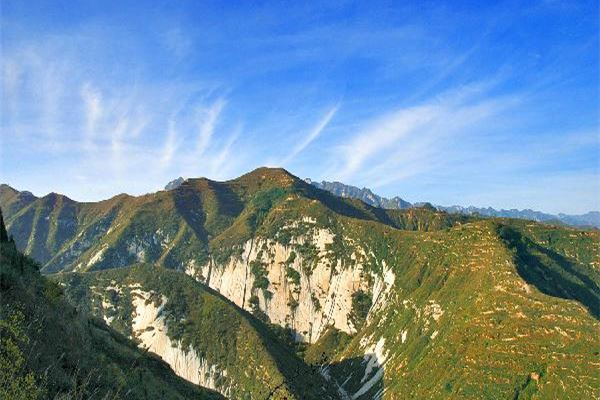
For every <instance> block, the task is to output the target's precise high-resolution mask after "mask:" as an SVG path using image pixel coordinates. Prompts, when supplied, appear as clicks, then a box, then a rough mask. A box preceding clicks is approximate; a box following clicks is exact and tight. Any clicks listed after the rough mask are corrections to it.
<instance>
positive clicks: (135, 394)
mask: <svg viewBox="0 0 600 400" xmlns="http://www.w3.org/2000/svg"><path fill="white" fill-rule="evenodd" d="M0 219H1V212H0ZM3 228H4V226H2V227H1V229H0V231H1V230H2V229H3ZM0 236H3V235H0ZM38 268H39V267H38V265H37V264H36V263H35V262H33V261H32V260H31V259H29V258H27V257H25V256H23V255H22V254H21V253H19V252H18V251H17V249H16V247H15V245H14V243H12V242H10V241H7V240H6V238H4V237H0V305H1V307H0V397H1V398H6V399H41V398H59V399H70V398H90V399H91V398H98V399H103V398H123V397H126V398H129V399H150V398H152V399H190V398H195V399H218V398H221V397H220V396H219V395H217V394H216V393H213V392H210V391H208V390H204V389H201V388H199V387H197V386H194V385H192V384H190V383H188V382H186V381H185V380H183V379H181V378H179V377H177V376H176V375H175V374H174V373H173V372H172V371H171V370H170V369H169V367H168V366H167V365H166V364H165V363H163V362H162V361H161V360H160V359H158V358H157V357H154V356H151V355H148V354H146V353H145V352H142V351H140V350H138V349H137V347H136V346H135V344H134V343H133V342H131V341H129V340H127V339H126V338H125V337H124V336H122V335H120V334H118V333H117V332H115V331H114V330H112V329H110V328H109V327H107V326H106V325H105V324H104V323H103V322H102V321H100V320H96V319H93V318H89V317H87V316H86V315H85V314H82V313H80V312H78V311H77V310H76V309H75V308H74V307H72V306H70V305H69V304H68V303H67V302H65V301H64V298H63V294H62V289H61V288H60V287H59V286H58V285H56V284H55V283H53V282H51V281H48V280H47V279H46V278H44V277H42V276H41V275H40V274H39V270H38Z"/></svg>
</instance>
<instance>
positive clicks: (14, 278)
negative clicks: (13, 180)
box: [0, 168, 600, 400]
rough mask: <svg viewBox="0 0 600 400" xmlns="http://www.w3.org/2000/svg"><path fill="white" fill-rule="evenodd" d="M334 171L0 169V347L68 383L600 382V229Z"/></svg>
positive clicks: (342, 389) (421, 390)
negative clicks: (67, 187) (429, 196)
mask: <svg viewBox="0 0 600 400" xmlns="http://www.w3.org/2000/svg"><path fill="white" fill-rule="evenodd" d="M324 186H328V185H326V184H325V185H324ZM334 186H335V185H334ZM325 189H327V190H323V189H321V188H320V187H317V186H316V185H314V184H313V183H312V182H310V183H309V182H307V181H305V180H302V179H299V178H298V177H295V176H293V175H292V174H290V173H289V172H287V171H285V170H283V169H278V168H259V169H257V170H254V171H252V172H250V173H248V174H245V175H243V176H241V177H239V178H236V179H232V180H228V181H225V182H218V181H213V180H210V179H206V178H194V179H186V180H183V179H182V180H181V181H180V182H178V183H177V184H174V185H171V186H169V188H168V190H163V191H158V192H156V193H150V194H146V195H142V196H129V195H126V194H122V195H118V196H115V197H113V198H110V199H107V200H103V201H99V202H88V203H80V202H77V201H74V200H71V199H69V198H68V197H66V196H64V195H60V194H56V193H51V194H49V195H46V196H44V197H39V198H38V197H36V196H33V195H32V194H31V193H29V192H25V191H19V190H17V189H14V188H12V187H10V186H8V185H2V186H0V208H1V209H2V211H3V212H4V221H5V222H6V227H7V229H6V230H7V233H6V234H4V235H0V236H2V237H3V239H2V241H3V243H2V254H3V255H2V258H0V261H1V264H0V266H1V270H0V277H1V281H0V289H1V290H2V296H1V298H2V310H1V312H2V320H3V321H15V322H11V323H10V324H7V323H3V324H2V329H4V330H5V332H11V333H10V335H12V336H10V335H9V336H7V335H6V334H5V333H4V334H3V335H2V337H3V338H5V337H9V338H12V339H11V340H12V344H11V345H10V346H9V344H7V343H6V341H5V339H2V340H3V342H2V346H1V349H0V350H1V353H0V355H2V357H4V358H2V359H0V361H1V362H2V363H3V364H2V365H8V363H9V361H7V360H10V359H11V357H9V356H8V355H10V354H9V353H8V351H9V350H10V351H13V353H14V354H16V356H19V357H17V358H18V359H19V360H22V362H21V363H20V364H19V366H18V368H15V370H11V371H10V372H11V375H10V376H12V377H17V378H19V380H18V382H21V381H22V382H23V383H22V384H21V385H20V386H21V387H25V388H27V386H26V385H31V386H33V387H34V389H35V390H37V389H39V390H40V393H41V392H42V391H44V393H45V395H48V394H51V395H53V396H54V395H57V394H59V395H64V396H66V397H65V398H70V397H68V396H67V394H68V393H70V392H72V391H73V390H77V388H78V387H80V386H83V387H84V390H85V391H86V392H85V393H102V394H105V393H112V392H109V390H110V389H108V388H109V386H110V385H109V384H107V382H112V381H114V382H119V385H120V386H119V387H120V388H121V389H120V390H121V391H122V393H133V394H135V395H132V396H131V397H135V398H138V397H139V398H163V397H170V398H211V396H212V397H213V398H219V397H220V396H223V397H226V398H232V399H328V398H329V399H363V400H364V399H396V398H428V399H429V398H433V399H446V398H513V399H525V398H547V399H554V398H575V399H578V398H580V399H591V398H600V377H599V374H598V373H597V372H598V368H599V364H598V348H600V340H599V339H598V335H597V333H598V331H599V329H600V324H599V322H598V319H599V318H600V289H599V286H600V231H597V230H583V229H577V228H572V227H568V226H559V225H549V224H541V223H538V222H535V221H528V220H522V219H514V218H497V217H490V218H483V217H482V216H481V215H466V214H465V213H464V212H460V213H450V212H445V211H442V210H439V209H436V208H434V207H430V206H421V207H410V208H406V207H404V206H403V204H404V203H402V202H403V200H401V199H399V198H396V199H391V200H389V201H391V202H392V203H395V204H397V205H398V206H397V209H396V208H395V207H391V206H390V204H392V203H386V202H385V201H383V200H382V198H379V200H378V197H377V196H375V195H373V194H372V193H370V194H369V193H367V190H365V191H364V192H363V194H364V195H366V196H371V197H372V199H373V200H372V201H376V202H379V203H378V204H376V205H372V204H370V203H369V202H366V201H363V200H362V199H358V198H355V197H358V196H359V195H361V194H360V193H359V192H360V190H359V189H357V190H358V192H356V191H354V190H353V189H352V188H346V189H340V190H344V191H345V192H344V193H346V194H347V195H345V196H344V197H342V196H338V195H336V194H334V193H332V192H333V191H334V189H331V186H328V187H325ZM354 189H356V188H354ZM335 190H337V189H335ZM369 192H370V191H369ZM350 193H354V194H352V195H350ZM357 193H358V194H357ZM340 194H342V193H340ZM0 233H1V232H0ZM30 310H36V311H35V312H32V311H30ZM46 325H47V326H48V328H45V326H46ZM7 326H8V327H7ZM35 326H40V327H41V329H42V330H41V331H37V330H36V329H33V328H31V327H35ZM44 331H45V332H44ZM14 332H17V333H16V334H15V333H14ZM64 332H67V337H69V338H71V337H72V338H73V339H72V341H66V342H65V343H61V344H60V346H54V347H53V346H52V345H51V343H52V342H55V341H58V342H60V340H59V339H58V338H60V337H62V336H61V335H64ZM19 338H20V339H19ZM26 342H29V343H40V344H39V345H38V346H36V347H34V348H33V349H34V351H28V347H30V346H28V345H27V344H26ZM70 346H73V348H77V349H82V350H81V351H77V352H69V351H68V349H69V348H70ZM7 349H8V350H7ZM63 353H64V354H66V357H67V358H68V362H62V361H59V362H58V363H52V362H51V361H50V360H55V359H58V360H62V359H63V358H61V357H64V356H61V354H63ZM7 354H8V355H7ZM14 354H13V355H14ZM13 358H14V357H13ZM134 360H139V361H134ZM78 365H82V368H80V369H79V370H78V368H77V366H78ZM131 365H134V366H135V368H133V369H131V368H130V369H129V370H130V372H129V373H128V372H127V371H129V370H128V368H129V366H131ZM45 368H48V370H49V371H57V372H56V373H50V374H45V373H44V371H45ZM4 369H5V368H4V367H3V370H4ZM3 374H4V373H3ZM5 376H7V374H4V375H1V376H0V390H5V389H4V388H5V387H6V386H7V383H6V382H10V380H9V379H7V378H6V377H5ZM88 376H89V377H92V378H90V379H87V380H86V379H85V377H88ZM98 376H99V377H100V378H97V377H98ZM81 377H83V379H81ZM12 381H15V379H12ZM141 382H147V386H145V385H142V384H141ZM145 388H146V389H145ZM17 389H18V388H17ZM17 389H15V390H17ZM143 390H146V391H147V392H146V393H144V392H143ZM161 390H162V391H163V392H162V393H161ZM30 392H31V391H30ZM167 392H168V393H167ZM2 393H10V392H6V391H5V392H2ZM35 393H37V392H35ZM120 393H121V392H120ZM165 393H166V394H165ZM136 396H137V397H136ZM43 397H44V395H40V397H37V398H43ZM100 397H102V396H100ZM34 398H35V397H34Z"/></svg>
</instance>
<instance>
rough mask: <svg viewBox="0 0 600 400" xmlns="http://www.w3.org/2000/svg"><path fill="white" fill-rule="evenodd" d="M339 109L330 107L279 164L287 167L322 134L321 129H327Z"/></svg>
mask: <svg viewBox="0 0 600 400" xmlns="http://www.w3.org/2000/svg"><path fill="white" fill-rule="evenodd" d="M339 108H340V105H339V104H337V105H335V106H333V107H331V108H330V109H329V110H328V111H327V112H326V113H325V115H323V117H322V118H321V119H320V120H319V121H318V122H317V124H316V125H315V126H314V127H313V128H312V129H311V130H310V131H309V132H308V134H307V135H306V137H304V139H302V140H301V141H300V142H299V143H298V144H297V145H296V147H294V148H293V150H292V151H291V152H290V153H289V154H288V155H287V156H286V157H285V158H284V159H282V160H281V161H280V162H279V164H280V165H284V166H285V165H288V164H289V163H290V162H291V161H292V160H293V159H294V158H295V157H296V156H297V155H298V154H300V153H301V152H302V151H303V150H304V149H306V148H307V147H308V146H309V145H310V144H311V143H312V142H313V141H314V140H315V139H317V138H318V137H319V135H320V134H321V132H323V129H325V128H326V127H327V125H328V124H329V122H330V121H331V119H332V118H333V116H334V115H335V113H336V112H337V111H338V109H339Z"/></svg>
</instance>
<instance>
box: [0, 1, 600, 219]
mask: <svg viewBox="0 0 600 400" xmlns="http://www.w3.org/2000/svg"><path fill="white" fill-rule="evenodd" d="M226 3H227V4H226ZM248 3H250V2H240V3H238V4H235V3H234V2H214V3H209V2H192V1H181V2H139V1H133V2H127V1H109V2H97V1H94V2H91V1H90V2H76V1H64V2H62V1H53V2H47V1H41V2H37V1H27V2H23V1H12V0H6V1H2V5H1V29H2V31H1V34H2V36H1V43H2V48H1V56H2V57H1V65H2V77H1V79H2V83H1V88H2V94H1V100H2V102H1V105H0V107H1V121H0V123H1V133H0V134H1V142H0V144H1V148H0V151H1V152H0V157H1V164H0V166H1V168H0V181H2V182H6V183H9V184H11V185H13V186H15V187H17V188H18V189H22V190H25V189H26V190H30V191H32V192H34V193H35V194H37V195H43V194H46V193H48V192H51V191H56V192H60V193H64V194H67V195H68V196H70V197H72V198H74V199H76V200H99V199H103V198H107V197H110V196H112V195H115V194H117V193H121V192H127V193H131V194H141V193H145V192H150V191H154V190H158V189H160V188H161V187H162V186H164V184H165V183H166V182H168V181H169V180H171V179H173V178H176V177H178V176H184V177H197V176H207V177H210V178H213V179H220V180H222V179H228V178H233V177H236V176H238V175H240V174H242V173H244V172H247V171H249V170H251V169H253V168H256V167H258V166H262V165H268V166H283V167H285V168H286V169H288V170H289V171H291V172H292V173H294V174H296V175H298V176H300V177H303V178H304V177H310V178H312V179H318V180H321V179H325V180H340V181H343V182H345V183H349V184H353V185H356V186H361V187H362V186H367V187H370V188H372V189H373V190H374V191H375V192H377V193H379V194H382V195H386V196H393V195H399V196H401V197H403V198H405V199H406V200H408V201H431V202H433V203H435V204H443V205H451V204H460V205H476V206H493V207H497V208H533V209H539V210H543V211H547V212H566V213H582V212H586V211H589V210H593V209H594V210H598V209H600V204H599V203H600V179H599V172H600V158H599V151H600V150H599V148H600V147H599V145H600V131H599V117H598V110H599V93H598V90H599V77H598V75H599V72H598V71H599V59H598V53H599V40H598V36H599V27H598V3H597V2H595V1H590V2H586V1H581V2H573V1H565V2H562V1H540V2H517V1H514V2H498V3H493V2H480V1H473V2H458V1H452V2H427V1H415V2H398V1H391V2H357V3H353V2H342V1H338V2H332V3H326V2H318V3H319V4H320V5H318V6H316V5H315V6H310V5H307V4H303V3H304V2H289V3H286V2H272V3H269V2H261V3H260V4H259V5H257V4H254V5H250V4H248ZM257 3H258V2H257ZM225 4H226V5H225ZM482 4H485V6H482Z"/></svg>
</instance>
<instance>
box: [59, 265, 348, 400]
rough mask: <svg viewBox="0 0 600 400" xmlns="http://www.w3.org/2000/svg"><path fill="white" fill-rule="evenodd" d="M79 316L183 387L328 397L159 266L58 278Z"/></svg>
mask: <svg viewBox="0 0 600 400" xmlns="http://www.w3.org/2000/svg"><path fill="white" fill-rule="evenodd" d="M58 279H60V282H61V284H62V285H63V286H65V295H66V297H67V298H68V299H69V300H70V301H71V302H72V304H77V305H78V309H79V310H81V311H82V312H86V313H91V314H94V315H97V316H98V317H100V318H103V319H104V320H105V321H106V323H107V324H108V325H110V326H111V327H113V328H115V329H116V330H118V331H119V332H121V333H122V334H124V335H126V336H131V337H133V338H135V340H137V341H139V343H140V347H142V348H146V349H148V350H149V351H151V352H153V353H156V354H158V355H159V356H160V357H161V358H162V359H163V360H165V361H166V362H167V363H169V364H170V365H171V367H172V368H173V369H174V371H175V372H176V373H177V374H178V375H179V376H181V377H183V378H185V379H186V380H188V381H190V382H193V383H196V384H199V385H201V386H203V387H209V388H211V389H215V390H217V391H219V392H220V393H222V394H223V395H225V396H226V397H227V398H235V399H251V398H252V399H267V398H271V399H328V398H335V396H336V394H335V391H333V392H332V391H331V390H329V392H328V389H327V387H328V385H327V384H326V382H325V381H324V380H323V378H322V377H321V376H320V375H319V374H318V372H317V371H316V370H315V369H311V368H310V367H308V366H307V365H306V364H304V362H302V360H300V359H298V358H297V357H296V356H295V355H294V354H293V353H292V352H291V351H289V349H288V348H286V347H285V346H284V345H283V344H282V343H280V341H279V339H278V338H277V337H276V336H275V335H274V334H273V333H272V332H271V331H270V330H269V329H268V328H267V327H266V326H265V325H264V324H263V323H262V322H260V321H258V320H256V319H255V318H254V317H252V316H251V315H249V314H248V313H246V312H244V311H242V310H240V309H238V308H237V307H235V306H234V305H232V304H231V303H230V302H229V301H227V300H226V299H223V298H222V297H221V296H219V295H218V294H216V293H214V292H213V291H211V290H210V289H207V288H206V287H204V286H203V285H202V284H200V283H198V282H196V281H195V280H194V279H192V278H190V277H188V276H186V275H184V274H181V273H178V272H175V271H172V270H167V269H164V268H161V267H156V266H152V265H144V264H140V265H135V266H132V267H131V268H124V269H119V270H110V271H102V272H94V273H84V274H79V273H71V274H62V275H60V276H58Z"/></svg>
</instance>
